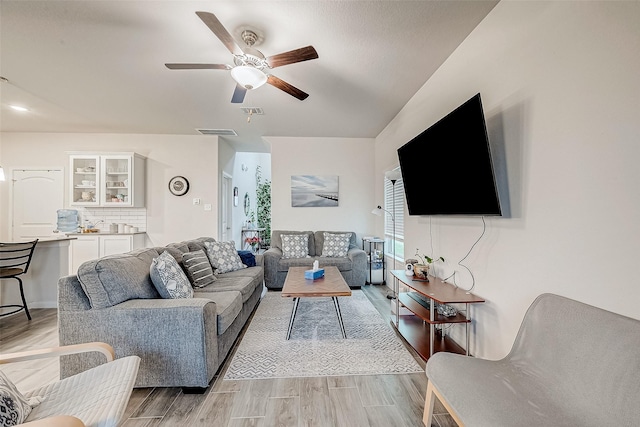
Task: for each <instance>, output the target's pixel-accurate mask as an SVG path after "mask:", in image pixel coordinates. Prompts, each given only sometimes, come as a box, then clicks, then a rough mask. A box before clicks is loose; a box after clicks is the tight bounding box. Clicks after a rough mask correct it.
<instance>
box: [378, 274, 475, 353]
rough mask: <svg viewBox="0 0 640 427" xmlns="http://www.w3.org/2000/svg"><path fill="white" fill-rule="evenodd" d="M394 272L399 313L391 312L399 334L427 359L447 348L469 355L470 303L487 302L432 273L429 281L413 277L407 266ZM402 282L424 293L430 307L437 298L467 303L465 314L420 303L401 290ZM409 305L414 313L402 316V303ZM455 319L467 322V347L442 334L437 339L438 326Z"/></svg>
mask: <svg viewBox="0 0 640 427" xmlns="http://www.w3.org/2000/svg"><path fill="white" fill-rule="evenodd" d="M391 274H392V275H393V281H394V283H393V289H394V293H395V294H396V295H397V298H396V299H395V304H396V307H395V308H396V313H395V315H394V316H392V319H391V323H392V324H393V325H394V327H395V328H396V329H397V330H398V332H399V333H400V335H402V337H403V338H404V339H405V340H406V341H407V342H408V343H409V344H410V345H411V346H412V347H413V348H414V349H415V350H416V351H417V352H418V354H419V355H420V357H422V358H423V359H424V360H427V359H428V358H429V357H430V356H432V355H433V353H435V352H436V351H448V352H453V353H460V354H466V355H467V356H468V355H469V325H470V324H471V315H470V311H469V310H470V306H471V304H476V303H482V302H485V300H484V299H482V298H480V297H478V296H477V295H474V294H472V293H471V292H467V291H465V290H463V289H460V288H457V287H455V286H454V285H452V284H450V283H446V282H443V281H442V280H440V279H438V278H437V277H433V276H429V282H425V281H420V280H413V279H412V276H407V274H406V272H405V271H404V270H391ZM400 284H402V285H403V286H405V287H407V288H409V289H410V292H417V293H418V294H419V295H420V296H422V297H424V299H426V300H427V301H428V302H429V303H430V307H431V308H434V302H436V303H438V304H465V314H466V315H465V314H462V313H458V314H456V315H455V316H451V317H445V316H443V315H441V314H439V313H438V312H437V311H436V310H435V309H429V308H426V307H424V306H423V305H421V304H420V303H419V302H418V301H416V300H415V299H414V298H412V297H411V296H409V293H408V292H402V293H401V292H399V290H400ZM401 305H402V306H403V307H406V308H407V309H408V310H409V311H410V312H411V313H413V315H408V316H401V315H400V306H401ZM453 323H464V324H465V326H466V330H465V332H466V349H463V348H462V347H460V346H459V345H458V344H456V343H455V342H454V341H453V340H452V339H451V338H449V337H446V336H445V335H444V334H443V335H442V339H441V340H439V342H436V340H435V335H436V331H435V326H436V325H445V324H453Z"/></svg>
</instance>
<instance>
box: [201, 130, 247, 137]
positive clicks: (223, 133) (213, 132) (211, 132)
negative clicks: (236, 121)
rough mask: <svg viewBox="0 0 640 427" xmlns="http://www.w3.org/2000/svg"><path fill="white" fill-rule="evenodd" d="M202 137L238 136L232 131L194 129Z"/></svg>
mask: <svg viewBox="0 0 640 427" xmlns="http://www.w3.org/2000/svg"><path fill="white" fill-rule="evenodd" d="M196 130H197V131H198V132H200V133H201V134H203V135H219V136H238V134H237V133H236V131H235V130H233V129H196Z"/></svg>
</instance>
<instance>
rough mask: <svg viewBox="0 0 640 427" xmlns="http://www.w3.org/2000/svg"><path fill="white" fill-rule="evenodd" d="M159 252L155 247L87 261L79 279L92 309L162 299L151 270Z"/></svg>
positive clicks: (80, 270) (81, 268) (79, 269)
mask: <svg viewBox="0 0 640 427" xmlns="http://www.w3.org/2000/svg"><path fill="white" fill-rule="evenodd" d="M158 255H159V254H158V252H157V251H156V250H155V249H153V248H147V249H139V250H136V251H132V252H128V253H126V254H118V255H110V256H107V257H103V258H99V259H96V260H92V261H87V262H85V263H84V264H82V265H81V266H80V267H79V268H78V280H79V281H80V285H81V286H82V289H83V290H84V292H85V294H87V298H89V302H90V303H91V307H92V308H107V307H111V306H113V305H116V304H119V303H121V302H123V301H127V300H130V299H140V298H142V299H154V298H160V295H159V294H158V291H157V290H156V288H155V286H153V283H152V282H151V277H150V275H149V267H150V266H151V262H152V261H153V259H154V258H156V257H157V256H158Z"/></svg>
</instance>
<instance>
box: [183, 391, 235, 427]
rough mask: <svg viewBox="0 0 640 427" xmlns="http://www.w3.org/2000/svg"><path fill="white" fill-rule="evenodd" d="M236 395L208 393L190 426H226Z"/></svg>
mask: <svg viewBox="0 0 640 427" xmlns="http://www.w3.org/2000/svg"><path fill="white" fill-rule="evenodd" d="M237 394H238V393H235V392H233V393H208V394H207V395H206V398H205V399H204V401H203V402H202V405H201V406H200V410H199V411H198V413H197V415H196V417H195V418H194V420H193V422H192V424H191V425H193V426H207V427H210V426H216V427H217V426H220V427H224V426H226V425H228V424H229V420H230V419H231V408H232V407H233V402H234V400H235V397H236V395H237Z"/></svg>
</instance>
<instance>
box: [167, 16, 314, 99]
mask: <svg viewBox="0 0 640 427" xmlns="http://www.w3.org/2000/svg"><path fill="white" fill-rule="evenodd" d="M196 15H198V17H199V18H200V19H202V22H204V23H205V25H206V26H207V27H209V29H210V30H211V31H213V34H215V35H216V37H218V38H219V39H220V41H221V42H222V44H224V45H225V46H226V48H227V49H229V51H230V52H231V53H232V54H233V63H234V65H233V66H231V65H227V64H164V65H166V67H167V68H169V69H170V70H203V69H212V70H230V71H231V77H233V79H234V80H235V81H236V83H237V85H236V89H235V90H234V92H233V96H232V98H231V102H233V103H237V104H239V103H242V101H244V97H245V95H246V94H247V91H248V90H252V89H257V88H259V87H260V86H262V85H263V84H265V83H269V84H270V85H271V86H275V87H277V88H278V89H280V90H282V91H285V92H287V93H288V94H289V95H291V96H294V97H296V98H298V99H299V100H300V101H303V100H305V99H306V98H307V97H308V96H309V94H308V93H305V92H303V91H301V90H300V89H298V88H297V87H295V86H293V85H291V84H289V83H287V82H285V81H284V80H282V79H279V78H278V77H276V76H274V75H273V74H271V73H270V72H269V71H270V70H271V69H272V68H276V67H281V66H283V65H288V64H294V63H296V62H302V61H308V60H310V59H316V58H318V53H317V52H316V50H315V49H314V48H313V46H306V47H302V48H299V49H294V50H291V51H288V52H283V53H280V54H277V55H272V56H267V57H265V56H264V55H263V54H262V52H260V51H259V50H257V49H254V48H253V47H252V46H253V45H254V43H255V42H256V41H257V40H258V35H257V34H256V33H255V32H253V31H251V30H244V31H243V32H242V34H241V37H242V40H243V41H244V43H245V44H246V47H244V48H240V47H239V46H238V45H237V44H236V42H235V40H234V39H233V37H232V36H231V34H229V32H228V31H227V30H226V29H225V28H224V26H223V25H222V24H221V23H220V21H219V20H218V18H216V16H215V15H214V14H213V13H210V12H196Z"/></svg>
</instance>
